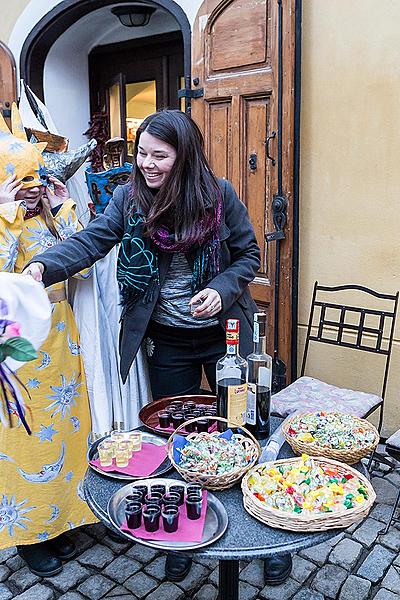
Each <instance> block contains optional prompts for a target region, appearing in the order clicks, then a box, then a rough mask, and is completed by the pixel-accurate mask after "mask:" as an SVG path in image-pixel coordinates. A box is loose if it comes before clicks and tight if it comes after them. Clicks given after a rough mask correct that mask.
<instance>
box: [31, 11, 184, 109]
mask: <svg viewBox="0 0 400 600" xmlns="http://www.w3.org/2000/svg"><path fill="white" fill-rule="evenodd" d="M131 3H132V2H131V0H120V1H119V2H115V0H64V2H61V3H60V4H59V5H57V6H56V7H54V8H53V9H52V10H51V11H49V12H48V13H47V14H46V15H45V16H44V17H43V18H42V19H40V21H39V22H38V23H36V25H35V26H34V27H33V29H32V30H31V31H30V33H29V34H28V36H27V37H26V39H25V41H24V44H23V46H22V50H21V56H20V73H21V77H22V78H23V79H25V81H26V82H27V83H28V85H29V86H30V87H31V88H32V89H33V91H34V92H35V93H36V94H37V95H38V96H39V97H40V98H42V99H43V95H44V94H43V74H44V66H45V62H46V58H47V56H48V53H49V51H50V48H51V47H52V46H53V44H54V43H55V42H56V41H57V40H58V38H59V37H60V35H62V34H63V33H65V32H66V30H67V29H69V28H70V27H71V26H72V25H74V24H75V23H77V22H78V21H79V20H80V19H82V18H83V17H85V16H86V15H90V14H91V13H93V12H94V11H96V10H98V9H100V8H103V7H112V6H115V5H123V4H131ZM136 4H141V2H140V0H139V2H136ZM145 4H147V5H149V4H150V5H154V6H155V7H159V8H161V9H164V10H165V11H167V12H168V13H170V15H172V17H173V18H174V19H175V20H176V22H177V24H178V27H179V29H180V31H181V33H182V42H183V66H184V76H185V78H188V79H187V82H189V81H190V61H191V30H190V23H189V21H188V18H187V16H186V14H185V12H184V11H183V9H182V8H181V7H180V6H179V5H178V4H177V3H176V2H174V1H173V0H151V1H149V2H146V3H145Z"/></svg>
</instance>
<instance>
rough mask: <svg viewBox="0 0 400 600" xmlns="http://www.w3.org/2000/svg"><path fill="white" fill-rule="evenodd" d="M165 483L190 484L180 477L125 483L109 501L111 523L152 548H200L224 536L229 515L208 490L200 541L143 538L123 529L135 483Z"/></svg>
mask: <svg viewBox="0 0 400 600" xmlns="http://www.w3.org/2000/svg"><path fill="white" fill-rule="evenodd" d="M157 483H159V484H163V485H165V486H166V487H167V488H168V487H169V485H177V484H179V485H184V486H185V487H186V486H187V485H188V484H187V483H186V482H185V481H181V480H179V479H165V478H158V479H141V480H140V481H138V482H137V483H135V482H134V483H132V484H131V485H125V486H124V487H123V488H121V489H119V490H118V492H115V494H113V495H112V496H111V498H110V500H109V501H108V506H107V512H108V516H109V518H110V521H111V523H112V524H113V525H114V527H116V528H117V529H119V530H120V533H121V535H123V536H125V537H126V538H128V539H129V540H133V541H134V542H139V543H140V544H143V545H144V546H150V548H157V549H158V550H173V551H176V550H197V549H199V548H204V546H208V545H209V544H212V543H213V542H215V541H216V540H218V539H219V538H220V537H222V536H223V535H224V533H225V531H226V528H227V527H228V515H227V512H226V510H225V507H224V505H223V504H222V502H220V500H218V498H216V496H214V494H211V493H210V492H207V513H206V520H205V524H204V531H203V537H202V540H201V541H200V542H175V541H173V542H168V541H161V540H154V541H153V540H148V539H146V540H144V539H142V538H139V537H136V536H135V535H133V534H131V533H128V532H126V531H122V530H121V527H122V525H123V523H124V521H125V498H126V496H128V495H129V494H130V493H131V492H132V490H133V489H134V488H135V485H148V486H150V485H154V484H157Z"/></svg>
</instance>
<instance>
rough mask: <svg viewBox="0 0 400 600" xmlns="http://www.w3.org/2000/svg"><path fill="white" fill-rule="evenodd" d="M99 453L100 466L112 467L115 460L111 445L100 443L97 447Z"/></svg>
mask: <svg viewBox="0 0 400 600" xmlns="http://www.w3.org/2000/svg"><path fill="white" fill-rule="evenodd" d="M97 451H98V453H99V461H100V466H102V467H111V465H112V460H113V448H112V446H110V445H109V444H104V442H100V444H99V445H98V446H97Z"/></svg>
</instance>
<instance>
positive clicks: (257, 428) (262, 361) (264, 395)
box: [246, 313, 272, 439]
mask: <svg viewBox="0 0 400 600" xmlns="http://www.w3.org/2000/svg"><path fill="white" fill-rule="evenodd" d="M266 329H267V315H266V314H265V313H255V314H254V329H253V343H254V348H253V352H252V354H249V356H248V357H247V363H248V371H247V411H246V427H247V428H248V429H249V430H250V431H251V432H252V433H253V434H254V435H255V437H256V438H257V439H265V438H267V437H268V436H269V434H270V409H271V380H272V358H271V356H270V355H269V354H267V353H266V344H267V337H266Z"/></svg>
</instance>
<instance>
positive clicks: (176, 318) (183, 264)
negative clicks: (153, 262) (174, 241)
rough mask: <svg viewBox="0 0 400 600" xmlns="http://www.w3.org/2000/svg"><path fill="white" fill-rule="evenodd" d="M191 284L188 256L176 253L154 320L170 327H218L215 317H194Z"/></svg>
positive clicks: (159, 298)
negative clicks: (191, 308) (191, 309)
mask: <svg viewBox="0 0 400 600" xmlns="http://www.w3.org/2000/svg"><path fill="white" fill-rule="evenodd" d="M191 282H192V271H191V269H190V266H189V263H188V261H187V260H186V256H185V255H184V254H182V253H180V252H175V253H174V255H173V257H172V261H171V265H170V267H169V269H168V273H167V276H166V278H165V281H164V285H163V286H162V288H161V290H160V295H159V297H158V301H157V304H156V306H155V309H154V312H153V315H152V320H153V321H157V323H162V324H163V325H168V326H170V327H193V328H200V327H212V326H213V325H218V322H219V321H218V319H216V318H215V317H212V318H209V319H196V318H194V317H193V316H192V314H191V312H190V306H189V300H190V299H191V298H192V297H193V293H192V290H191Z"/></svg>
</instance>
